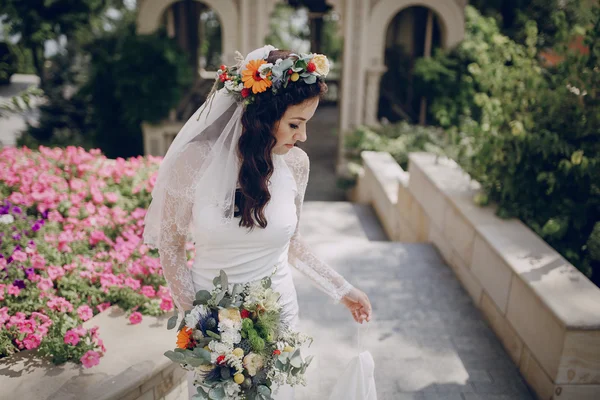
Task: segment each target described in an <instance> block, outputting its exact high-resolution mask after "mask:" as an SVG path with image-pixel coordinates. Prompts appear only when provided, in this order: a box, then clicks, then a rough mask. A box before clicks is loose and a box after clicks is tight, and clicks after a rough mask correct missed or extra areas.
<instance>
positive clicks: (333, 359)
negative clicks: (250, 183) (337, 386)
mask: <svg viewBox="0 0 600 400" xmlns="http://www.w3.org/2000/svg"><path fill="white" fill-rule="evenodd" d="M301 232H302V234H303V236H304V237H305V239H306V240H307V241H308V242H309V243H310V244H311V246H312V248H313V250H314V251H315V253H317V254H318V255H319V256H320V257H321V258H322V259H323V260H324V261H326V262H327V263H329V264H330V265H331V266H333V267H334V268H335V269H336V270H337V271H339V272H340V273H341V274H342V275H344V277H345V278H346V279H347V280H349V281H350V282H351V283H353V284H354V285H356V286H357V287H359V288H360V289H362V290H363V291H365V292H366V293H367V294H368V295H369V297H370V299H371V302H372V305H373V309H374V320H373V321H372V322H371V323H370V324H369V327H368V328H365V327H360V325H357V324H356V323H355V322H354V321H353V320H352V318H351V316H350V313H349V312H348V311H347V310H346V308H345V307H344V306H342V305H335V304H333V301H331V300H330V299H329V297H328V296H327V295H325V294H323V293H322V292H321V291H319V290H318V289H316V288H315V286H313V285H312V284H311V282H310V281H309V280H308V279H307V278H305V277H304V276H303V275H302V274H301V273H299V272H298V271H294V275H295V276H294V278H295V282H296V287H297V291H298V299H299V302H300V320H301V323H300V329H301V330H302V331H304V332H306V333H309V334H311V335H312V336H313V337H314V339H315V342H314V344H313V345H312V347H311V348H310V349H309V352H310V353H311V354H315V355H316V359H315V361H313V363H314V365H313V366H312V368H310V369H309V376H308V379H309V385H308V386H307V387H303V388H299V389H298V390H297V396H296V398H297V399H298V400H308V399H311V400H312V399H319V400H320V399H327V398H328V393H329V391H330V388H331V386H332V385H333V384H334V382H335V381H336V380H337V378H338V377H339V375H340V374H341V373H342V372H343V368H344V366H345V365H346V363H347V362H348V361H349V360H350V358H351V357H352V356H354V355H355V354H357V352H358V344H357V339H358V335H359V333H360V337H361V341H362V343H363V346H364V348H365V349H368V350H370V351H371V353H372V355H373V357H374V359H375V363H376V371H375V377H376V383H377V391H378V398H379V400H404V399H419V400H428V399H457V400H475V399H489V400H519V399H533V396H532V395H531V394H530V391H529V389H528V387H527V385H526V384H525V383H524V380H523V379H522V377H521V375H520V374H519V371H518V369H517V367H516V366H515V365H514V364H513V363H512V362H511V360H510V358H509V357H508V355H507V353H506V352H505V350H504V348H503V347H502V345H501V344H500V342H499V341H498V340H497V338H496V336H495V335H494V333H493V332H492V330H491V329H490V328H489V327H488V326H487V324H486V323H485V322H484V320H483V319H482V316H481V314H480V313H479V311H478V310H477V309H476V308H475V306H474V305H473V304H472V302H471V299H470V297H469V296H468V294H467V293H466V292H465V291H464V290H463V289H462V287H461V285H460V283H459V282H458V281H457V280H456V279H455V277H454V274H453V272H452V270H451V269H450V268H448V267H447V266H446V265H445V263H444V262H443V260H442V259H441V257H440V256H439V254H438V252H437V250H436V249H435V248H434V247H432V246H431V245H429V244H406V243H398V242H389V241H387V238H386V236H385V233H384V232H383V229H382V228H381V225H380V224H379V222H378V220H377V217H376V216H375V214H374V212H373V210H372V209H371V208H370V207H369V206H362V205H356V204H352V203H347V202H318V201H308V202H306V203H305V205H304V210H303V213H302V222H301ZM359 327H360V328H359ZM359 330H360V332H359ZM336 400H337V399H336ZM340 400H341V399H340Z"/></svg>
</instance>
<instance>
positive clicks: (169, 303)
mask: <svg viewBox="0 0 600 400" xmlns="http://www.w3.org/2000/svg"><path fill="white" fill-rule="evenodd" d="M160 309H161V310H163V311H171V310H172V309H173V300H172V299H171V298H170V297H163V298H162V301H161V302H160Z"/></svg>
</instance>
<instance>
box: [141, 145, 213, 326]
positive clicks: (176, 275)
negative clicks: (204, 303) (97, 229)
mask: <svg viewBox="0 0 600 400" xmlns="http://www.w3.org/2000/svg"><path fill="white" fill-rule="evenodd" d="M209 151H210V146H209V144H208V143H204V142H203V143H198V142H193V143H190V144H188V145H187V146H186V147H185V148H184V149H183V150H182V151H181V154H179V156H178V157H177V159H175V160H174V161H173V163H172V165H169V166H166V168H167V171H168V174H169V177H168V178H169V179H168V182H166V187H165V190H164V192H165V194H164V197H163V198H161V199H160V200H158V201H157V202H156V204H154V199H153V203H152V204H151V205H150V207H156V206H159V207H160V208H161V210H160V218H155V219H158V220H159V221H158V223H157V224H156V225H158V229H157V231H158V232H157V233H156V234H155V235H152V236H157V238H156V239H153V240H151V243H150V244H151V245H153V247H156V248H157V249H158V252H159V255H160V262H161V266H162V270H163V275H164V277H165V280H166V281H167V286H168V287H169V290H170V291H171V296H172V297H173V301H174V303H175V305H176V307H177V310H178V311H179V315H183V314H184V313H185V311H186V310H190V309H192V307H193V302H194V299H195V290H194V284H193V282H192V273H191V271H190V269H189V267H188V262H187V261H188V260H187V253H186V243H187V241H188V233H189V228H190V224H191V221H192V206H193V204H194V196H195V190H194V187H195V182H196V181H197V178H198V174H199V173H200V168H201V167H202V164H203V163H204V160H205V159H206V156H207V155H208V153H209ZM161 167H162V166H161ZM155 230H156V229H155Z"/></svg>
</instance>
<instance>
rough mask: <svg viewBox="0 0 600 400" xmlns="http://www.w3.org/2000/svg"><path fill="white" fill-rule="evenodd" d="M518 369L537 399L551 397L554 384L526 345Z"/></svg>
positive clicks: (548, 399)
mask: <svg viewBox="0 0 600 400" xmlns="http://www.w3.org/2000/svg"><path fill="white" fill-rule="evenodd" d="M519 370H520V371H521V375H523V378H525V380H526V381H527V383H528V384H529V386H531V388H532V389H533V390H534V391H535V393H536V394H537V395H538V398H539V399H543V400H550V399H552V398H553V397H552V395H553V393H554V384H553V383H552V380H551V379H550V377H549V376H548V375H547V374H546V372H544V370H543V369H542V367H541V366H540V364H539V363H538V362H537V360H536V359H535V358H534V357H533V355H532V354H531V352H530V351H529V349H528V348H527V347H524V348H523V355H522V356H521V364H520V366H519Z"/></svg>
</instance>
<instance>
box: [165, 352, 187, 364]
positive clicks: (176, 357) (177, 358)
mask: <svg viewBox="0 0 600 400" xmlns="http://www.w3.org/2000/svg"><path fill="white" fill-rule="evenodd" d="M164 354H165V356H166V357H167V358H168V359H169V360H171V361H173V362H176V363H182V362H184V361H185V356H184V355H183V354H182V353H176V352H174V351H172V350H168V351H166V352H165V353H164Z"/></svg>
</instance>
